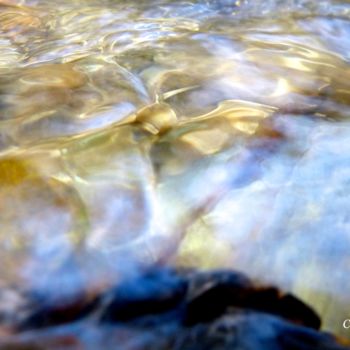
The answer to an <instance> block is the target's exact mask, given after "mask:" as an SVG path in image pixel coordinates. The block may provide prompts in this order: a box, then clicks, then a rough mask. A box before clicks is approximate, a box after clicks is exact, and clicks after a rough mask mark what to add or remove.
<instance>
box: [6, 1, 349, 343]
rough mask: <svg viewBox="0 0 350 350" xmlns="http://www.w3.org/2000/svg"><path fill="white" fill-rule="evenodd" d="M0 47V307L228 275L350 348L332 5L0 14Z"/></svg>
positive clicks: (342, 69) (31, 9)
mask: <svg viewBox="0 0 350 350" xmlns="http://www.w3.org/2000/svg"><path fill="white" fill-rule="evenodd" d="M0 32H1V36H0V266H1V269H0V287H1V288H2V289H3V290H8V289H9V288H12V289H13V288H14V289H18V290H23V289H30V290H33V289H34V290H40V291H45V293H47V294H48V295H52V297H53V298H56V297H62V296H68V297H69V296H70V295H72V294H75V293H77V292H79V290H81V289H89V288H91V289H94V288H98V289H99V288H104V287H106V286H108V285H111V284H113V283H115V282H117V281H118V280H120V279H122V278H124V277H125V276H130V275H131V274H137V273H138V271H139V270H140V269H143V268H144V267H145V266H150V265H152V264H171V265H174V264H175V265H180V266H183V265H184V266H198V267H202V268H212V267H230V268H235V269H238V270H242V271H244V272H246V273H247V274H249V275H250V276H252V277H254V278H258V279H260V280H262V281H265V282H272V283H274V284H276V285H278V286H280V287H282V288H284V289H287V290H290V291H292V292H294V293H295V294H296V295H298V296H299V297H301V298H302V299H303V300H305V301H306V302H308V303H310V304H311V305H313V306H314V307H315V308H316V310H317V311H318V312H319V313H320V314H321V315H322V317H323V325H324V328H325V329H327V330H332V331H335V332H336V333H338V334H341V333H343V335H345V336H348V335H349V333H346V332H345V333H344V331H343V330H342V322H343V320H344V319H345V318H350V299H349V298H350V297H349V296H350V282H349V278H348V275H349V273H350V263H349V252H350V215H349V200H350V195H349V190H350V180H349V176H350V119H349V117H350V108H349V104H350V64H349V59H350V2H349V1H345V0H344V1H336V0H334V1H331V0H329V1H312V0H310V1H307V0H305V1H303V0H291V1H287V0H286V1H277V0H274V1H271V0H270V1H253V0H252V1H250V0H245V1H243V0H242V1H231V0H230V1H229V0H211V1H209V0H208V1H205V0H201V1H200V0H198V1H194V0H188V1H174V0H173V1H165V0H152V1H136V0H135V1H122V0H119V1H118V0H115V1H112V0H110V1H107V0H105V1H88V0H85V1H83V0H82V1H78V0H76V1H74V0H73V1H72V0H71V1H68V0H66V1H60V2H57V1H49V0H47V1H44V0H38V1H22V2H20V3H19V2H17V3H15V2H14V1H13V2H11V1H4V0H3V1H0ZM4 295H7V294H6V293H5V294H4ZM2 298H4V299H3V302H2V303H1V306H0V308H2V310H0V311H1V313H2V315H5V316H3V319H5V321H6V322H7V321H8V319H11V317H12V316H13V315H11V313H14V312H15V311H13V310H15V309H16V306H15V303H16V299H15V300H13V299H11V298H10V301H7V299H6V298H5V297H2Z"/></svg>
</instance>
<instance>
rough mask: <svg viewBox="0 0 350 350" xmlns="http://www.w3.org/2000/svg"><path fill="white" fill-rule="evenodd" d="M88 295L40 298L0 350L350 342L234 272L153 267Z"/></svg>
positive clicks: (299, 349) (335, 347)
mask: <svg viewBox="0 0 350 350" xmlns="http://www.w3.org/2000/svg"><path fill="white" fill-rule="evenodd" d="M88 295H89V294H86V295H85V296H84V295H81V296H80V298H75V299H74V298H73V299H72V300H71V301H70V302H68V301H67V300H65V301H62V303H61V304H60V302H59V300H57V303H56V304H55V305H56V306H55V307H52V305H51V308H48V307H47V305H46V306H45V301H44V300H41V301H40V299H39V298H38V299H37V309H36V311H35V312H34V313H33V314H32V315H30V316H29V317H28V318H27V321H26V323H22V326H23V325H24V324H25V325H26V327H27V329H28V328H29V329H31V332H29V333H24V335H22V336H21V337H18V338H16V337H15V338H13V339H11V337H10V338H7V340H6V342H4V341H0V349H1V350H5V349H6V350H9V349H13V350H24V349H26V350H28V349H42V350H46V349H50V350H51V349H52V350H56V349H57V350H58V349H62V348H64V349H71V350H78V349H79V350H85V349H86V350H88V349H114V348H118V349H131V348H132V349H137V350H147V349H154V350H165V349H174V350H180V349H181V350H184V349H185V350H196V349H198V350H205V349H208V350H209V349H210V350H211V349H217V350H219V349H220V350H226V349H237V350H238V349H240V350H242V349H244V350H284V349H287V350H319V349H321V350H322V349H324V350H326V349H327V350H345V349H349V348H350V347H346V346H345V345H344V346H342V345H340V343H338V342H337V340H336V339H335V338H334V337H333V336H332V335H330V334H327V333H323V332H319V331H317V328H319V325H320V324H319V318H318V316H317V315H316V314H315V313H314V311H313V310H312V309H310V308H309V307H308V306H307V305H305V304H304V303H303V302H301V301H299V300H298V299H296V298H295V297H293V296H291V295H285V294H283V293H282V292H280V291H278V290H277V289H275V288H273V287H269V286H261V285H259V284H256V283H253V282H252V281H250V280H249V279H247V278H246V277H245V276H243V275H241V274H238V273H236V272H233V271H229V270H216V271H215V270H214V271H207V272H198V271H196V270H192V269H183V270H172V269H163V268H154V269H151V270H149V271H147V272H145V273H144V274H141V275H138V276H134V277H129V279H127V280H126V281H124V282H121V283H120V284H119V285H117V286H116V287H114V288H112V289H111V290H107V291H105V292H103V293H100V294H99V295H95V298H94V299H93V300H94V301H93V302H91V300H92V299H91V293H90V298H89V297H88ZM40 303H41V305H42V306H41V309H40ZM77 321H79V322H77ZM26 327H24V328H26ZM41 327H44V328H43V329H42V330H41V331H40V332H39V331H38V328H41ZM313 328H314V329H313Z"/></svg>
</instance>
